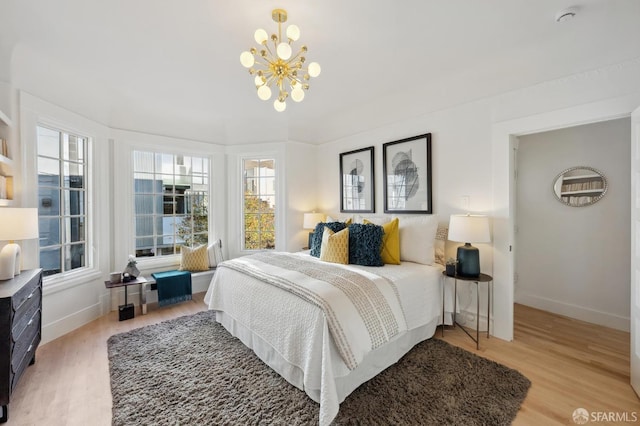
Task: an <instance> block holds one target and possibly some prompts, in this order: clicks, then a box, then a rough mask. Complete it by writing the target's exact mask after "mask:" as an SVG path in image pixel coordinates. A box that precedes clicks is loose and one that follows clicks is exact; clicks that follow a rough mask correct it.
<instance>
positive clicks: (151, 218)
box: [133, 151, 209, 257]
mask: <svg viewBox="0 0 640 426" xmlns="http://www.w3.org/2000/svg"><path fill="white" fill-rule="evenodd" d="M133 164H134V166H133V171H134V182H133V187H134V191H133V192H134V197H135V200H134V204H135V245H136V247H135V253H136V257H145V256H166V255H173V254H177V253H179V247H180V246H181V245H188V246H196V245H199V244H207V242H208V237H209V226H208V222H209V217H208V203H209V160H208V159H207V158H202V157H189V156H184V155H174V154H163V153H157V152H144V151H134V153H133Z"/></svg>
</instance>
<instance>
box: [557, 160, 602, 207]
mask: <svg viewBox="0 0 640 426" xmlns="http://www.w3.org/2000/svg"><path fill="white" fill-rule="evenodd" d="M607 187H608V185H607V179H606V178H605V177H604V175H603V174H602V173H600V172H599V171H598V170H596V169H594V168H593V167H583V166H581V167H571V168H570V169H567V170H565V171H563V172H562V173H560V174H559V175H558V176H557V177H556V180H555V182H554V183H553V192H554V193H555V194H556V197H557V198H558V200H560V202H561V203H563V204H566V205H567V206H571V207H583V206H589V205H591V204H593V203H595V202H597V201H599V200H600V199H601V198H602V197H603V196H604V194H605V192H607Z"/></svg>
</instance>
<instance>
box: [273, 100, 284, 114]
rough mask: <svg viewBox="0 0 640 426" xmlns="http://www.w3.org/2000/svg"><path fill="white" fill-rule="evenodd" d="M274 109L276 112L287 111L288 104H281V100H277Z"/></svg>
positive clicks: (274, 102)
mask: <svg viewBox="0 0 640 426" xmlns="http://www.w3.org/2000/svg"><path fill="white" fill-rule="evenodd" d="M273 107H274V108H275V109H276V111H278V112H282V111H284V110H285V109H287V103H286V102H280V100H279V99H276V100H275V101H273Z"/></svg>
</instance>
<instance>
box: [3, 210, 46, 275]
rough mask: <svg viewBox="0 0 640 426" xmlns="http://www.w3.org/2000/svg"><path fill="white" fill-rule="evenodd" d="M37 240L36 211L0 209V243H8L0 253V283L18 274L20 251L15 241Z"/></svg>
mask: <svg viewBox="0 0 640 426" xmlns="http://www.w3.org/2000/svg"><path fill="white" fill-rule="evenodd" d="M34 238H38V209H35V208H12V207H3V208H0V241H9V244H7V245H5V246H4V247H3V248H2V250H1V251H0V281H6V280H10V279H12V278H13V277H14V276H16V275H18V274H20V266H21V262H20V253H21V249H20V246H19V245H18V244H15V243H14V241H16V240H30V239H34Z"/></svg>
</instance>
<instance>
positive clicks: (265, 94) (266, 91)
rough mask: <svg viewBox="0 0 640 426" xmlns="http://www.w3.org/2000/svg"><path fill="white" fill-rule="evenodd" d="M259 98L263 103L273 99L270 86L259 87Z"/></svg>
mask: <svg viewBox="0 0 640 426" xmlns="http://www.w3.org/2000/svg"><path fill="white" fill-rule="evenodd" d="M258 97H259V98H260V99H262V100H263V101H268V100H269V98H270V97H271V89H270V88H269V86H260V87H258Z"/></svg>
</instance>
